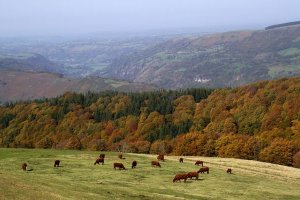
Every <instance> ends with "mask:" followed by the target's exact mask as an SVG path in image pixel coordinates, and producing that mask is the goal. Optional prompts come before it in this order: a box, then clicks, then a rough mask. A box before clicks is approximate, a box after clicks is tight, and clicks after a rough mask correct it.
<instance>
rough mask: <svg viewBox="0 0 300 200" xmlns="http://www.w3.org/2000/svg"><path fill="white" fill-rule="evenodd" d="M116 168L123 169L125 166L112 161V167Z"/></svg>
mask: <svg viewBox="0 0 300 200" xmlns="http://www.w3.org/2000/svg"><path fill="white" fill-rule="evenodd" d="M116 168H119V169H124V170H125V167H124V165H123V164H122V163H114V169H116Z"/></svg>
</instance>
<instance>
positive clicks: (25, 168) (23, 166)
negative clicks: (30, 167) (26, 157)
mask: <svg viewBox="0 0 300 200" xmlns="http://www.w3.org/2000/svg"><path fill="white" fill-rule="evenodd" d="M22 169H23V171H27V163H23V164H22Z"/></svg>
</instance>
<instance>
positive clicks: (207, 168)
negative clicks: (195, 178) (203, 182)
mask: <svg viewBox="0 0 300 200" xmlns="http://www.w3.org/2000/svg"><path fill="white" fill-rule="evenodd" d="M205 172H206V173H208V174H209V167H201V168H200V169H199V170H198V173H201V174H202V173H205Z"/></svg>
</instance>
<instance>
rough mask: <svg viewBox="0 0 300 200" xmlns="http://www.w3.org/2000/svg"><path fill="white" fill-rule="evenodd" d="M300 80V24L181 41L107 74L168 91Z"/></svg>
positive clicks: (122, 60)
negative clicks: (275, 79)
mask: <svg viewBox="0 0 300 200" xmlns="http://www.w3.org/2000/svg"><path fill="white" fill-rule="evenodd" d="M299 75H300V26H299V25H295V26H286V27H282V28H280V29H270V30H258V31H237V32H227V33H218V34H213V35H207V36H201V37H196V36H193V37H177V38H174V39H170V40H168V41H166V42H162V43H160V44H157V45H155V46H153V47H149V48H146V49H144V50H140V51H137V52H135V53H133V54H131V55H126V56H120V57H119V58H116V59H114V60H113V61H112V64H111V67H109V68H106V73H105V76H106V77H110V78H112V77H113V78H117V79H120V78H121V79H126V80H131V81H137V82H146V83H153V84H156V85H158V86H160V87H164V88H186V87H228V86H239V85H243V84H246V83H250V82H255V81H257V80H267V79H274V78H278V77H288V76H299Z"/></svg>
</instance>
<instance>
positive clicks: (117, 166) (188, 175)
mask: <svg viewBox="0 0 300 200" xmlns="http://www.w3.org/2000/svg"><path fill="white" fill-rule="evenodd" d="M118 158H120V159H125V158H124V157H123V154H119V155H118ZM104 160H105V154H100V156H99V158H97V159H96V161H95V163H94V165H96V164H99V165H100V163H101V164H102V165H103V164H104ZM157 160H158V161H156V160H154V161H151V166H152V167H161V165H160V163H159V161H165V157H164V155H162V154H161V155H158V156H157ZM179 162H180V163H183V158H179ZM203 163H204V162H203V161H201V160H197V161H196V162H195V165H197V166H200V165H201V168H200V169H199V170H198V171H195V172H188V173H182V174H176V175H175V177H174V179H173V182H174V183H175V182H177V181H179V182H180V181H181V180H184V182H186V180H187V179H188V178H189V179H191V180H192V179H193V178H194V177H195V179H196V180H198V179H199V173H205V172H206V173H207V174H209V167H205V166H203ZM27 166H28V165H27V163H23V164H22V169H23V170H24V171H28V170H27ZM59 166H60V160H55V161H54V167H59ZM136 166H137V161H135V160H134V161H132V164H131V168H132V169H134V168H136ZM113 167H114V169H120V170H121V169H123V170H126V168H125V167H124V165H123V163H114V164H113ZM226 172H227V173H229V174H231V173H232V169H230V168H229V169H227V171H226Z"/></svg>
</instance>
